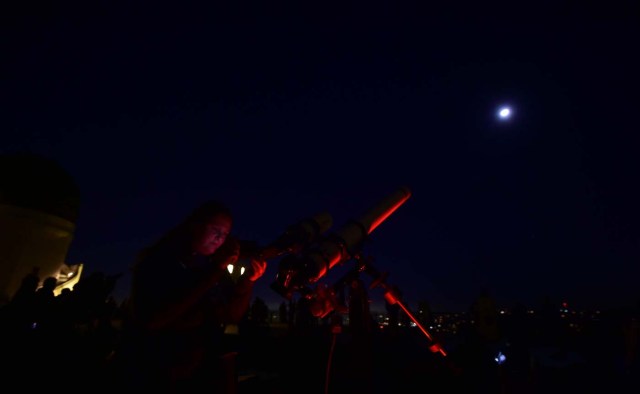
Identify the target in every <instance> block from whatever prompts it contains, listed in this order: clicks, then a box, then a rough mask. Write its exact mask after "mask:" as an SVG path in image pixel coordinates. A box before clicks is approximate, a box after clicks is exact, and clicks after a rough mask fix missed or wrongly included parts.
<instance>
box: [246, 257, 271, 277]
mask: <svg viewBox="0 0 640 394" xmlns="http://www.w3.org/2000/svg"><path fill="white" fill-rule="evenodd" d="M266 269H267V262H266V261H264V260H258V259H255V258H252V259H251V270H250V271H249V274H250V276H249V280H250V281H252V282H255V281H257V280H258V279H260V277H261V276H262V275H263V274H264V271H265V270H266Z"/></svg>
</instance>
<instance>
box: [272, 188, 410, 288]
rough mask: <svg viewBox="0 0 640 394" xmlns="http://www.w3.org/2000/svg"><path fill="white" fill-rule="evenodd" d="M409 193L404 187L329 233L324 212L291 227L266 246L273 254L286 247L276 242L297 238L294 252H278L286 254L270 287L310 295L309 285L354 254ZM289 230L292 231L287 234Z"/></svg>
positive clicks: (401, 203) (329, 221)
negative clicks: (301, 241)
mask: <svg viewBox="0 0 640 394" xmlns="http://www.w3.org/2000/svg"><path fill="white" fill-rule="evenodd" d="M409 197H411V191H410V190H409V189H408V188H407V187H401V188H399V189H398V190H396V191H395V192H393V193H391V194H390V195H388V196H387V197H385V198H384V199H382V200H381V201H380V202H379V203H378V204H376V205H375V206H373V207H371V208H370V209H369V210H367V211H366V212H365V213H364V214H362V215H361V216H360V217H358V218H356V219H352V220H350V221H348V222H347V223H346V224H345V225H344V226H343V227H342V228H340V229H339V230H338V231H335V232H331V233H329V234H328V235H324V234H322V233H323V232H325V231H326V230H327V225H329V226H330V224H331V220H330V219H328V218H327V217H326V216H323V215H316V217H315V218H312V219H310V220H306V221H303V222H302V224H298V225H297V226H293V227H290V230H295V231H288V232H285V236H283V237H280V238H279V240H280V241H276V242H274V243H273V244H272V247H267V248H265V249H266V250H267V251H269V252H268V253H269V254H270V256H274V255H277V254H278V253H277V252H274V251H273V250H274V249H275V250H282V249H283V248H282V246H281V245H280V246H278V247H273V245H278V244H282V243H283V241H282V240H283V239H285V240H286V239H293V240H296V242H293V243H294V244H295V245H296V246H295V247H291V248H289V249H288V251H292V252H291V253H279V254H280V255H282V254H285V256H284V257H283V258H282V259H281V260H280V263H279V266H278V273H277V275H276V279H275V281H274V282H273V283H272V284H271V288H272V289H273V290H274V291H275V292H276V293H278V294H280V295H281V296H282V297H284V298H286V299H288V300H290V299H291V298H292V297H293V294H294V293H296V292H299V293H301V294H303V295H305V296H307V295H310V294H311V290H310V289H309V287H308V286H310V285H312V284H314V283H316V282H317V281H318V280H319V279H320V278H322V277H323V276H325V275H326V274H327V272H329V271H330V270H331V269H332V268H333V267H335V266H336V265H338V264H341V263H344V262H345V261H348V260H350V259H352V258H355V257H356V256H357V255H358V254H359V253H360V251H361V248H362V245H363V243H364V241H366V240H367V238H368V237H369V235H370V234H371V233H372V232H373V231H374V230H375V229H376V228H378V226H380V224H382V223H383V222H384V221H385V220H386V219H387V218H388V217H389V216H391V215H392V214H393V213H394V212H395V211H396V210H397V209H398V208H399V207H400V206H402V205H403V204H404V203H405V202H406V201H407V200H408V199H409ZM287 233H289V235H288V236H287ZM293 234H305V235H302V236H299V235H293ZM299 240H303V241H305V242H303V243H305V244H306V247H300V242H298V241H299ZM284 243H285V244H286V242H284ZM285 249H286V248H285ZM265 257H268V256H265Z"/></svg>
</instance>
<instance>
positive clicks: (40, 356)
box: [0, 269, 640, 393]
mask: <svg viewBox="0 0 640 394" xmlns="http://www.w3.org/2000/svg"><path fill="white" fill-rule="evenodd" d="M120 276H121V275H120V274H116V275H108V274H105V273H101V272H96V273H93V274H90V275H88V276H86V277H83V278H82V279H81V280H80V281H79V282H78V283H77V284H76V286H75V287H74V288H73V289H64V290H62V291H61V292H59V294H58V295H55V294H54V289H55V286H56V281H55V279H54V278H43V279H42V278H40V277H39V276H38V271H37V269H34V271H33V272H31V273H30V274H29V275H27V276H26V277H25V278H24V279H23V281H22V284H21V286H20V288H19V289H18V290H17V291H16V292H15V294H14V296H13V298H12V299H11V301H10V302H9V303H7V304H5V305H4V306H2V308H1V309H0V318H1V323H2V325H1V328H2V334H3V335H2V341H3V344H2V349H3V356H4V361H5V363H4V365H6V367H5V368H4V369H3V375H4V379H5V382H7V383H6V384H16V385H21V387H24V388H25V389H33V390H38V389H50V388H51V387H56V386H57V385H59V386H61V387H65V391H67V392H69V391H72V392H73V391H85V390H87V387H91V390H94V391H95V390H97V391H101V390H107V388H108V389H109V390H114V389H117V388H115V387H113V386H112V385H110V383H109V382H113V379H112V378H113V373H114V371H113V370H112V364H111V360H112V357H113V355H114V353H116V352H117V350H118V349H119V345H120V342H121V335H122V321H123V319H124V311H125V309H126V304H127V300H124V301H123V302H121V303H117V302H116V301H115V299H114V298H113V296H112V294H111V293H112V290H113V289H114V286H115V284H116V282H117V280H118V279H119V278H120ZM361 285H362V283H354V284H352V286H351V288H350V291H351V293H350V295H348V297H350V298H349V300H351V302H352V303H351V304H350V307H351V308H353V312H351V313H350V314H338V313H334V314H331V315H329V316H328V317H326V318H323V319H319V318H314V317H313V315H312V314H311V313H310V312H309V310H308V303H307V300H306V299H305V298H304V297H300V298H298V299H292V300H288V301H287V302H285V301H283V302H282V303H281V304H280V305H279V307H278V308H277V309H276V310H274V311H271V310H270V309H269V307H268V306H267V304H266V303H265V302H264V300H263V299H261V298H260V297H254V298H253V300H252V303H251V306H250V308H249V309H248V310H247V313H246V314H245V315H244V317H243V318H242V320H241V321H240V322H239V324H238V326H237V330H235V331H233V332H231V333H230V334H229V335H227V343H226V346H227V348H228V350H230V351H233V352H235V353H234V354H236V355H237V357H238V358H237V362H238V363H237V370H236V371H235V373H236V374H237V378H238V382H239V385H238V388H239V390H238V391H239V392H241V393H242V392H244V393H253V392H260V393H294V392H301V391H304V392H307V393H314V392H318V393H321V392H322V393H324V392H352V393H359V392H361V393H377V392H390V391H393V392H395V391H398V392H400V391H403V390H405V389H406V390H408V389H411V388H413V389H415V387H416V385H417V386H418V387H420V388H423V389H425V390H427V388H434V389H435V387H437V391H438V392H441V393H442V392H451V393H453V392H467V393H484V392H493V393H496V392H498V393H542V392H545V393H548V392H553V393H555V392H567V391H570V392H593V393H595V392H601V391H604V390H608V391H614V392H615V391H617V390H618V389H619V390H622V389H623V388H624V389H625V390H626V391H628V390H631V391H629V392H632V391H633V390H637V389H638V378H637V376H638V372H639V364H640V363H639V360H638V350H639V345H638V334H639V332H640V322H639V317H640V314H639V312H640V304H638V305H637V306H636V307H635V308H620V309H612V310H603V311H597V312H598V313H596V312H595V311H594V312H589V313H586V314H585V313H575V314H572V313H571V311H570V310H569V309H570V308H564V306H563V305H562V303H554V302H552V300H550V299H549V298H546V299H543V300H542V302H541V303H540V305H537V306H536V308H531V307H528V306H525V305H524V304H522V303H515V304H514V305H513V306H512V307H510V308H509V309H508V310H507V311H506V313H501V311H500V310H499V309H498V307H497V306H496V305H495V302H494V301H493V298H492V297H491V295H490V294H489V292H488V291H485V292H483V293H482V294H480V295H479V296H478V297H477V299H476V300H474V302H472V303H471V305H470V308H469V310H468V311H467V312H466V314H465V316H466V318H465V319H463V320H462V321H461V322H460V323H457V324H456V326H455V327H456V332H455V334H453V333H451V332H449V333H443V334H441V335H438V334H434V335H436V336H437V337H438V338H441V339H442V343H443V344H444V346H445V348H446V349H447V350H448V355H447V357H446V358H445V357H440V356H439V355H437V354H434V353H432V352H430V351H429V349H428V341H426V339H425V337H424V336H423V335H422V334H421V333H419V332H418V331H417V330H416V329H415V327H412V325H411V324H405V323H407V320H406V319H402V318H401V316H399V315H402V312H401V311H398V310H397V308H394V307H393V306H391V305H387V310H386V312H387V313H386V314H385V317H387V318H388V320H387V322H391V324H392V325H393V327H390V326H389V325H385V324H381V323H380V322H379V321H377V320H376V316H375V313H374V312H371V311H369V310H368V309H367V307H365V309H361V308H363V306H365V305H368V304H367V303H366V302H365V303H364V304H363V298H364V299H366V298H367V297H368V296H367V294H366V291H363V289H362V288H360V287H359V286H361ZM356 307H357V308H359V309H357V310H356ZM419 308H421V310H422V308H428V303H426V302H422V303H420V304H419ZM564 309H566V310H567V313H565V312H564ZM426 312H427V313H426V314H425V316H424V317H422V318H421V320H420V322H419V323H420V324H422V325H423V326H425V327H436V326H437V324H436V316H437V314H435V313H433V312H432V311H430V310H429V311H426ZM363 313H364V314H367V315H369V316H370V317H369V316H366V317H365V316H363ZM349 323H351V324H349ZM387 324H388V323H387ZM432 333H433V332H432ZM500 355H502V356H503V357H504V359H500ZM116 381H117V380H116Z"/></svg>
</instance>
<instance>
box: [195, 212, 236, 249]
mask: <svg viewBox="0 0 640 394" xmlns="http://www.w3.org/2000/svg"><path fill="white" fill-rule="evenodd" d="M230 231H231V218H229V217H228V216H226V215H216V216H214V217H212V218H211V219H209V221H208V222H206V223H205V224H203V225H201V226H198V228H196V232H195V236H194V240H193V250H194V252H196V253H198V254H200V255H203V256H209V255H211V254H213V253H214V252H215V251H216V250H218V248H219V247H220V245H222V244H223V243H224V241H225V239H227V236H228V235H229V232H230Z"/></svg>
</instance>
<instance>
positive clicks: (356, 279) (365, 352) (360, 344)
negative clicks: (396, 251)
mask: <svg viewBox="0 0 640 394" xmlns="http://www.w3.org/2000/svg"><path fill="white" fill-rule="evenodd" d="M354 259H355V261H356V264H355V267H354V268H353V269H351V270H350V271H348V272H347V273H346V274H345V275H343V276H342V277H341V278H340V279H338V280H337V281H336V282H335V283H334V284H333V285H332V286H331V287H330V288H321V290H320V295H321V297H330V298H332V300H333V305H332V310H331V312H330V313H327V314H325V315H324V316H325V317H328V318H329V319H330V322H331V324H330V327H331V348H330V351H329V358H328V362H327V370H326V377H325V394H328V392H329V382H330V374H331V365H332V358H333V354H334V350H335V345H336V339H337V336H338V334H340V333H342V332H343V328H342V318H341V314H344V313H348V315H349V329H350V334H351V335H352V339H351V343H350V348H351V357H353V355H354V354H356V355H357V356H361V358H362V359H363V361H362V362H361V361H359V360H358V359H357V357H356V359H353V360H352V362H351V363H349V364H348V368H349V369H350V372H349V374H350V378H351V379H352V380H353V379H355V380H356V381H357V379H358V377H360V379H361V380H362V381H363V382H365V384H371V382H370V380H371V379H370V378H371V377H370V376H368V375H367V374H368V373H369V369H370V368H372V365H369V363H371V362H372V353H371V349H370V347H371V343H370V342H369V340H370V339H371V336H372V335H373V329H374V327H373V321H372V319H371V314H370V312H369V304H368V297H367V289H366V286H365V284H364V282H363V281H362V280H361V279H360V275H361V274H362V273H365V274H367V275H369V276H370V277H371V278H372V279H373V280H372V282H371V284H370V285H369V289H374V288H378V287H380V288H382V289H383V290H384V299H385V301H386V302H387V303H388V304H389V305H397V306H398V307H399V308H400V309H401V310H402V311H403V312H404V313H405V314H406V315H407V316H408V317H409V319H411V321H412V322H413V323H414V324H415V326H416V327H418V328H419V330H420V332H421V333H422V334H423V335H424V336H425V337H426V338H427V340H428V341H429V346H428V348H429V350H430V351H431V352H432V353H437V354H439V355H441V356H443V357H446V356H447V353H446V352H445V350H444V349H443V348H442V346H441V345H440V344H439V343H438V342H437V341H436V340H435V338H434V337H433V336H432V335H431V334H430V333H429V332H428V331H427V330H426V328H425V327H424V326H423V325H422V323H421V322H420V321H419V320H418V319H417V318H416V317H415V316H414V314H413V313H411V311H410V310H409V308H408V307H407V306H406V305H405V303H404V302H403V301H402V299H401V297H400V295H399V290H398V288H397V287H396V286H391V285H389V284H388V283H387V277H388V276H389V275H388V273H381V272H379V271H378V270H377V269H376V268H375V267H374V266H373V263H372V260H373V259H372V258H370V257H369V258H363V257H362V256H361V255H356V256H354ZM345 288H348V289H349V295H348V297H347V296H346V295H345V291H344V289H345ZM345 298H348V301H345ZM325 305H326V304H325ZM396 328H397V327H396ZM354 375H355V376H354ZM361 388H362V387H360V389H361ZM365 392H370V391H365Z"/></svg>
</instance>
